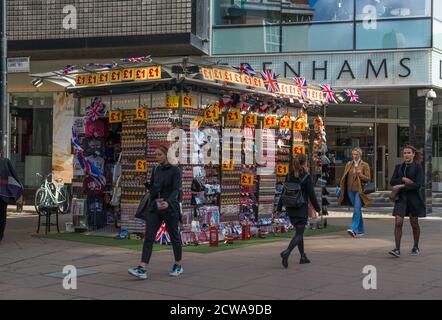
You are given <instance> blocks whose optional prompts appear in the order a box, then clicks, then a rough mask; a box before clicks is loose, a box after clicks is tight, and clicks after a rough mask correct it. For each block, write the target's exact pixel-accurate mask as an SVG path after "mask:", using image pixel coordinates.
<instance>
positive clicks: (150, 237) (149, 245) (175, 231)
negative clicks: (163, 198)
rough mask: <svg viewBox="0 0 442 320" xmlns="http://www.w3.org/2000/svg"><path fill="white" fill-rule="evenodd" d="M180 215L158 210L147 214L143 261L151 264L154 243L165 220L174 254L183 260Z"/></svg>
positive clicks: (176, 257)
mask: <svg viewBox="0 0 442 320" xmlns="http://www.w3.org/2000/svg"><path fill="white" fill-rule="evenodd" d="M179 220H180V219H179V215H175V214H171V213H170V212H167V211H166V212H160V211H156V210H155V212H152V213H149V214H148V215H147V221H146V236H145V239H144V246H143V256H142V260H141V262H143V263H146V264H149V262H150V258H151V257H152V250H153V244H154V242H155V237H156V235H157V232H158V230H159V229H160V227H161V224H162V223H163V221H164V222H165V223H166V229H167V232H168V233H169V236H170V240H171V241H172V246H173V254H174V256H175V261H177V262H179V261H181V260H182V256H183V249H182V243H181V233H180V230H179V223H180V221H179Z"/></svg>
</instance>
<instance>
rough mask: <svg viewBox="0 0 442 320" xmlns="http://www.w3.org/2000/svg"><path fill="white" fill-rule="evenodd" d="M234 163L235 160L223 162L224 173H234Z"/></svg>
mask: <svg viewBox="0 0 442 320" xmlns="http://www.w3.org/2000/svg"><path fill="white" fill-rule="evenodd" d="M233 167H234V162H233V160H226V161H223V171H233Z"/></svg>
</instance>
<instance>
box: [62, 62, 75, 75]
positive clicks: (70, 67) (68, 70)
mask: <svg viewBox="0 0 442 320" xmlns="http://www.w3.org/2000/svg"><path fill="white" fill-rule="evenodd" d="M74 69H75V66H73V65H72V64H68V65H67V66H66V67H64V69H63V73H64V74H69V73H71V72H72V71H74Z"/></svg>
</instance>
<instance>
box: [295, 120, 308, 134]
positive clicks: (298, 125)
mask: <svg viewBox="0 0 442 320" xmlns="http://www.w3.org/2000/svg"><path fill="white" fill-rule="evenodd" d="M305 127H306V126H305V122H304V120H302V119H301V120H297V121H296V122H295V125H294V126H293V130H295V131H297V132H305Z"/></svg>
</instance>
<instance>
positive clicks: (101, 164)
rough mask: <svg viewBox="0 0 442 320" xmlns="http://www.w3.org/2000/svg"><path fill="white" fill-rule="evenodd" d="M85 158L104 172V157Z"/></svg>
mask: <svg viewBox="0 0 442 320" xmlns="http://www.w3.org/2000/svg"><path fill="white" fill-rule="evenodd" d="M87 159H88V160H89V161H90V162H92V163H93V164H94V165H95V167H96V168H97V169H100V170H101V171H102V172H103V173H104V159H103V158H102V157H98V156H89V157H87Z"/></svg>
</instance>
